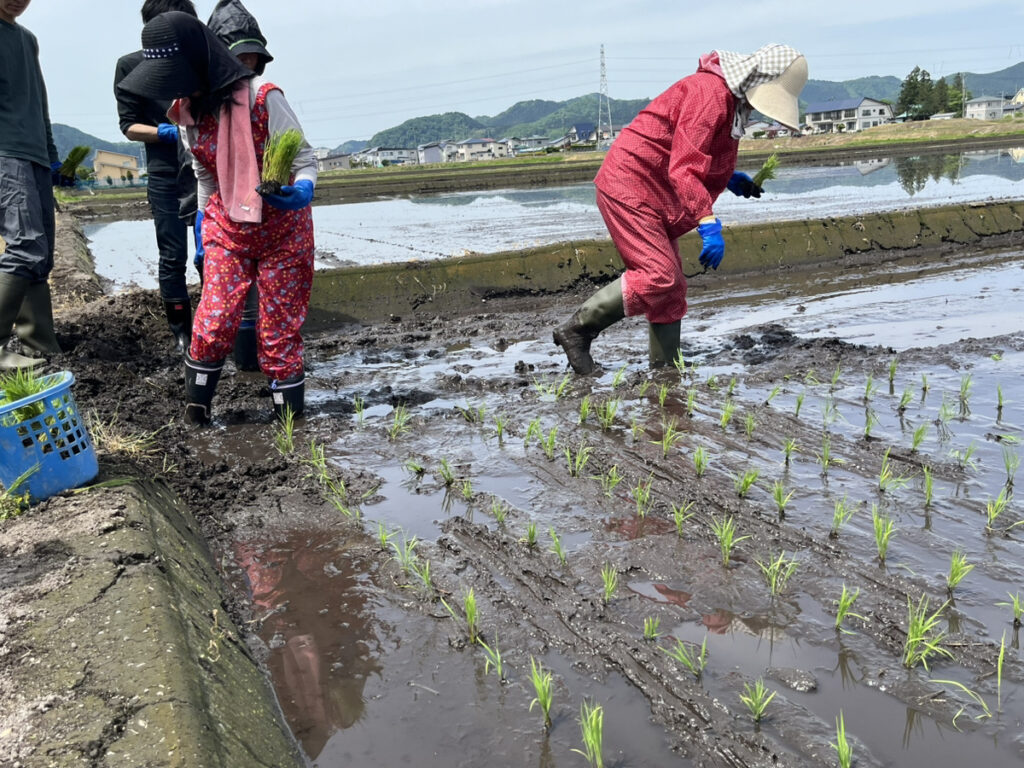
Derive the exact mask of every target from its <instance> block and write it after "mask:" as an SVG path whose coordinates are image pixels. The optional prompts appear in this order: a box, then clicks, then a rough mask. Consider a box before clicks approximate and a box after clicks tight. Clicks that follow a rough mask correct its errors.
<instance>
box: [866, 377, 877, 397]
mask: <svg viewBox="0 0 1024 768" xmlns="http://www.w3.org/2000/svg"><path fill="white" fill-rule="evenodd" d="M877 391H878V385H877V384H875V377H874V376H873V375H871V374H870V373H869V374H868V378H867V381H866V382H865V383H864V402H865V403H870V402H871V398H872V397H874V394H875V392H877Z"/></svg>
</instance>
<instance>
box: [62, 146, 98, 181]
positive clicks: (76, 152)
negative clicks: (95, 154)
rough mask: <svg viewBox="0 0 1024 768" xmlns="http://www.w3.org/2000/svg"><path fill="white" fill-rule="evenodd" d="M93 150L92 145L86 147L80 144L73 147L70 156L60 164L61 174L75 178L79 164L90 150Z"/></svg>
mask: <svg viewBox="0 0 1024 768" xmlns="http://www.w3.org/2000/svg"><path fill="white" fill-rule="evenodd" d="M91 151H92V147H86V146H83V145H79V146H77V147H72V148H71V151H70V152H68V156H67V157H65V158H64V162H63V163H61V165H60V175H61V176H63V177H64V178H67V179H73V178H75V172H76V171H78V166H80V165H81V164H82V161H83V160H85V158H86V156H88V154H89V152H91Z"/></svg>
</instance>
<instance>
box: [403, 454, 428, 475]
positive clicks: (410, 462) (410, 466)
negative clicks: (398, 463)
mask: <svg viewBox="0 0 1024 768" xmlns="http://www.w3.org/2000/svg"><path fill="white" fill-rule="evenodd" d="M402 466H403V467H404V468H405V471H406V472H409V473H410V474H413V475H416V476H417V477H423V475H424V474H426V471H427V468H426V467H424V466H423V465H422V464H420V463H419V462H418V461H417V460H416V459H414V458H413V457H412V456H410V457H409V458H408V459H406V460H405V463H404V464H403V465H402Z"/></svg>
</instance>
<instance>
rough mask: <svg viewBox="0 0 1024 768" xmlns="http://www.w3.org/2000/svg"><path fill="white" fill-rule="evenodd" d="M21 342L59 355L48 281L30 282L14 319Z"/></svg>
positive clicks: (46, 352) (23, 344) (41, 351)
mask: <svg viewBox="0 0 1024 768" xmlns="http://www.w3.org/2000/svg"><path fill="white" fill-rule="evenodd" d="M14 329H15V331H16V332H17V334H18V338H19V339H21V344H22V346H24V347H27V348H28V349H34V350H35V351H36V352H40V353H42V354H44V355H59V354H60V352H61V349H60V344H58V343H57V334H56V332H55V331H54V330H53V300H52V299H51V297H50V283H49V282H48V281H46V280H44V281H43V282H41V283H30V284H29V286H28V290H26V291H25V298H24V299H23V300H22V302H21V308H20V309H19V310H18V317H17V318H16V319H15V321H14Z"/></svg>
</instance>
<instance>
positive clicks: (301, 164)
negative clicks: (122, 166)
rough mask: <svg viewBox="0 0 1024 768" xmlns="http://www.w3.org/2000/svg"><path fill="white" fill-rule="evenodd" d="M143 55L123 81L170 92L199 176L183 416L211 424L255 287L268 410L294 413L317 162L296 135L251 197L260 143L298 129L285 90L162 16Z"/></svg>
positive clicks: (299, 392)
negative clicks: (196, 279) (272, 175)
mask: <svg viewBox="0 0 1024 768" xmlns="http://www.w3.org/2000/svg"><path fill="white" fill-rule="evenodd" d="M142 47H143V55H144V56H145V60H144V61H143V62H142V63H141V64H140V65H139V66H138V67H136V68H135V69H134V70H133V71H132V72H131V73H130V74H129V75H128V76H127V77H126V78H125V79H124V80H123V81H122V82H121V87H122V88H123V89H125V90H127V91H129V92H131V93H137V94H139V95H140V96H145V97H148V98H168V99H174V100H175V101H174V103H173V104H172V106H171V109H170V110H169V112H168V116H169V117H170V118H171V119H172V121H174V122H176V123H177V124H179V125H180V126H181V127H183V128H184V129H185V130H184V139H185V143H186V144H187V146H188V147H189V149H190V150H191V152H192V155H193V157H194V162H193V167H194V168H195V171H196V178H197V179H198V182H199V211H200V212H201V213H202V214H203V218H202V223H201V232H202V245H203V250H204V252H205V256H204V264H203V293H202V298H201V299H200V301H199V306H198V308H197V309H196V316H195V320H194V322H193V331H192V344H191V346H190V348H189V350H188V353H187V354H186V355H185V395H186V400H187V405H186V407H185V418H186V420H187V421H189V422H191V423H194V424H206V423H209V421H210V414H211V403H212V401H213V395H214V392H215V390H216V386H217V382H218V380H219V379H220V375H221V371H222V369H223V367H224V360H225V358H226V357H227V355H228V354H229V353H230V352H231V350H232V347H233V346H234V342H235V335H236V333H237V332H238V326H239V322H240V320H241V316H242V307H243V304H244V303H245V297H246V294H247V293H248V291H249V288H250V286H251V285H252V283H253V281H254V280H255V281H256V283H257V285H258V287H259V321H258V325H257V339H258V357H259V365H260V369H261V370H262V371H263V373H265V374H266V375H267V377H268V378H269V379H270V390H271V395H272V397H273V403H274V411H275V413H276V414H277V415H278V416H279V417H284V415H285V413H286V412H287V411H290V412H291V413H292V414H294V415H295V416H298V415H301V413H302V410H303V405H304V401H305V374H304V369H303V344H302V335H301V333H300V329H301V327H302V323H303V322H304V321H305V319H306V313H307V311H308V308H309V293H310V287H311V286H312V283H313V218H312V214H311V211H310V203H311V202H312V200H313V188H314V186H315V184H316V176H317V174H316V160H315V158H314V156H313V151H312V148H311V147H310V146H309V144H308V143H307V142H305V141H304V140H303V141H302V145H301V148H300V149H299V152H298V154H297V155H296V157H295V160H294V161H293V162H292V166H291V174H292V179H293V180H292V183H291V184H285V185H283V186H282V187H281V192H280V193H279V194H266V195H260V194H258V193H257V192H256V187H257V186H259V184H260V172H261V169H262V165H263V159H264V148H265V147H266V145H267V143H268V140H269V139H270V138H271V137H274V136H279V135H281V134H283V133H285V132H286V131H288V130H295V131H299V132H300V134H301V127H300V126H299V122H298V119H297V118H296V117H295V114H294V112H292V110H291V107H290V106H289V105H288V102H287V101H286V100H285V98H284V94H283V93H282V92H281V90H280V89H279V88H278V87H277V86H276V85H274V84H273V83H269V82H264V81H263V79H262V78H260V77H258V76H257V75H256V73H255V72H253V71H252V70H250V69H248V68H247V67H245V66H244V65H243V64H242V63H241V62H240V61H239V60H238V59H237V58H236V57H235V56H234V55H233V54H232V53H231V52H230V51H229V50H228V49H227V46H225V45H224V43H222V42H221V41H220V40H219V39H218V38H217V37H216V35H214V34H213V32H211V31H210V30H209V29H208V28H207V27H206V26H205V25H203V24H202V23H201V22H199V21H198V20H197V19H194V18H192V17H191V16H188V15H187V14H183V13H165V14H162V15H160V16H158V17H156V18H155V19H153V20H152V21H150V22H149V23H148V24H147V25H146V26H145V27H144V28H143V30H142Z"/></svg>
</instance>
